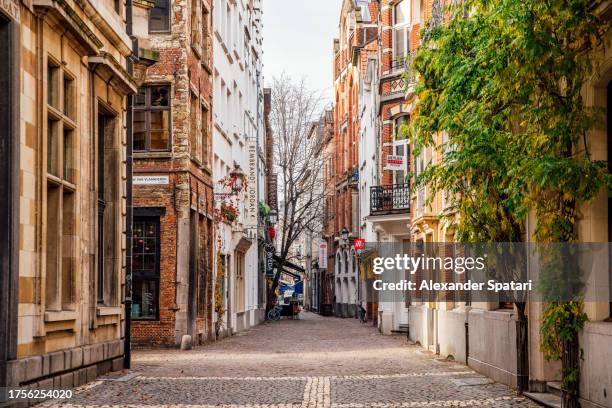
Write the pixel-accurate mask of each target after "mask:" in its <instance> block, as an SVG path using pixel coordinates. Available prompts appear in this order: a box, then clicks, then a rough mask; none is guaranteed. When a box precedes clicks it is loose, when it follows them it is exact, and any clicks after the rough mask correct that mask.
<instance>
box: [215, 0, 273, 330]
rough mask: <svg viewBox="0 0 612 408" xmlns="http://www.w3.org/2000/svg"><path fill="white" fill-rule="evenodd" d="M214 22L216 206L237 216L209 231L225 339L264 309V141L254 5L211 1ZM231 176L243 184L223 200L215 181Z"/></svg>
mask: <svg viewBox="0 0 612 408" xmlns="http://www.w3.org/2000/svg"><path fill="white" fill-rule="evenodd" d="M213 19H214V23H213V26H214V43H213V66H214V69H213V77H214V80H213V100H215V101H216V103H215V104H214V107H213V163H212V167H213V179H214V180H215V189H216V190H217V194H216V197H215V198H216V207H217V209H220V207H221V205H222V204H224V203H227V204H230V205H232V206H234V207H235V208H236V209H237V212H238V215H237V217H236V219H235V220H234V221H233V222H230V223H228V222H219V223H218V227H217V231H216V235H217V236H216V238H217V246H216V251H217V256H216V258H215V259H217V262H215V273H216V276H217V284H218V285H222V288H221V293H222V296H223V309H224V310H223V316H222V322H221V323H220V326H221V327H223V328H224V330H225V331H226V333H229V334H232V333H235V332H239V331H242V330H245V329H248V328H249V327H251V326H253V325H256V324H258V323H260V322H261V321H262V320H263V318H264V309H265V304H264V300H263V299H264V298H263V293H264V291H265V288H264V287H262V282H263V280H262V279H261V277H260V271H259V268H258V264H259V262H258V237H259V236H260V235H261V231H260V229H261V228H259V211H258V203H259V200H260V197H259V196H260V195H261V194H262V191H263V189H262V188H260V186H259V184H260V183H261V182H262V181H263V171H264V169H263V167H262V166H260V163H259V161H260V155H259V154H258V153H259V152H258V151H259V149H261V147H262V146H263V141H264V138H265V137H264V135H265V132H264V126H263V86H262V84H263V78H262V74H261V73H262V61H261V56H262V42H263V38H262V8H261V1H260V0H237V1H228V0H214V6H213ZM236 173H239V174H244V181H245V184H244V187H243V188H242V189H241V190H240V191H239V192H237V193H235V194H234V195H233V196H228V195H226V194H224V192H223V191H222V190H223V188H221V187H222V186H221V183H219V181H220V180H227V179H228V178H229V177H231V174H236ZM219 255H220V257H219ZM219 274H222V275H223V276H222V278H219V277H220V275H219ZM216 315H217V317H218V316H219V313H217V314H216Z"/></svg>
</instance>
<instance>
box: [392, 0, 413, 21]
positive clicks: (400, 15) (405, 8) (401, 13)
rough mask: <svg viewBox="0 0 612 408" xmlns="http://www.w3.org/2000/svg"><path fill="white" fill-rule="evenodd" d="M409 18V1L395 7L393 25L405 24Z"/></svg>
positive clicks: (404, 0)
mask: <svg viewBox="0 0 612 408" xmlns="http://www.w3.org/2000/svg"><path fill="white" fill-rule="evenodd" d="M409 17H410V1H409V0H403V1H401V2H400V3H398V4H397V5H396V6H395V22H394V24H404V23H407V22H408V18H409Z"/></svg>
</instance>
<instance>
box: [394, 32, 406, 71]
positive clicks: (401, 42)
mask: <svg viewBox="0 0 612 408" xmlns="http://www.w3.org/2000/svg"><path fill="white" fill-rule="evenodd" d="M394 31H395V39H394V44H393V54H394V58H395V61H396V63H402V62H405V61H404V60H405V54H406V37H405V32H406V29H405V28H396V29H395V30H394Z"/></svg>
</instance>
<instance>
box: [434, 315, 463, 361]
mask: <svg viewBox="0 0 612 408" xmlns="http://www.w3.org/2000/svg"><path fill="white" fill-rule="evenodd" d="M437 313H438V344H439V347H440V355H441V356H443V357H448V356H453V358H454V359H455V360H456V361H458V362H461V363H465V320H466V317H467V316H466V310H465V309H455V310H438V311H437Z"/></svg>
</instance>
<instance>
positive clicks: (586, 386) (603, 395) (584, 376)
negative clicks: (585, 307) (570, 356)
mask: <svg viewBox="0 0 612 408" xmlns="http://www.w3.org/2000/svg"><path fill="white" fill-rule="evenodd" d="M580 345H581V347H582V349H583V350H584V360H583V361H582V367H581V370H582V372H581V377H580V380H581V381H580V395H581V397H582V398H583V401H582V406H583V407H584V408H591V407H592V408H595V407H600V406H601V407H612V362H611V361H612V358H611V357H610V356H612V323H607V322H589V323H587V324H586V326H585V329H584V331H583V333H582V335H581V336H580ZM594 404H598V405H594Z"/></svg>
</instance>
